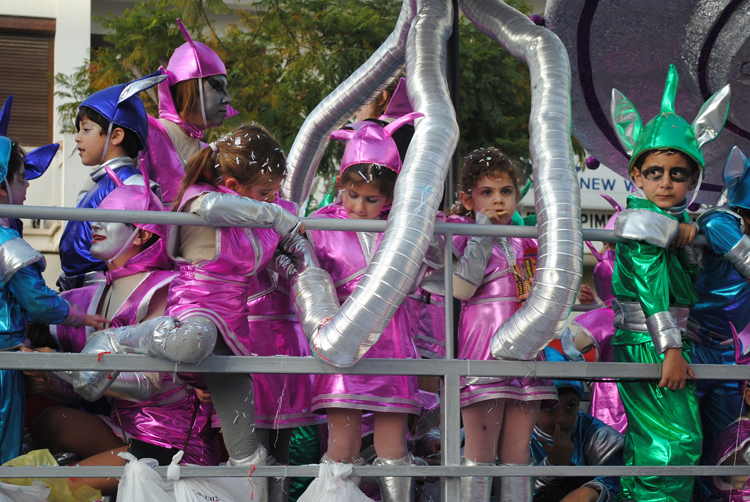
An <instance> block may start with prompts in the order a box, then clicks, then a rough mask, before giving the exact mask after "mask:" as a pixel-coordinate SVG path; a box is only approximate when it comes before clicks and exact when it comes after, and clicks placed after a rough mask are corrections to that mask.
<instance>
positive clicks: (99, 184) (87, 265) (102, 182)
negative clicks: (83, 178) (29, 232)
mask: <svg viewBox="0 0 750 502" xmlns="http://www.w3.org/2000/svg"><path fill="white" fill-rule="evenodd" d="M105 164H106V165H107V166H109V167H110V168H111V169H112V170H113V171H114V172H115V173H116V174H117V176H118V177H119V178H120V179H121V180H122V181H123V182H124V183H125V184H127V185H133V184H140V185H142V184H143V177H142V176H141V173H140V171H138V169H137V168H136V167H135V166H134V165H133V161H132V160H131V159H129V158H127V157H116V158H114V159H112V160H110V161H108V162H106V163H105ZM131 177H134V178H133V179H129V178H131ZM91 178H92V179H93V180H94V182H95V184H94V186H93V187H91V189H90V190H89V191H88V192H87V193H86V194H85V195H84V196H83V198H82V199H81V201H80V202H79V203H78V206H76V207H80V208H97V207H99V204H100V203H101V202H102V201H103V200H104V198H105V197H106V196H107V195H108V194H109V193H110V192H111V191H112V190H114V189H115V184H114V182H113V181H112V180H111V179H110V178H109V176H107V173H106V171H105V170H104V168H103V165H102V167H100V168H99V169H97V170H96V171H94V172H93V173H92V175H91ZM136 180H137V181H136ZM90 248H91V222H90V221H69V222H68V224H67V225H66V227H65V230H64V231H63V234H62V238H61V239H60V262H61V263H62V269H63V276H64V278H63V277H62V276H61V278H60V284H61V286H62V287H63V289H66V290H67V289H74V288H79V287H81V286H83V285H84V283H85V282H84V281H85V280H86V274H90V273H91V272H102V273H103V272H104V271H105V270H106V269H107V266H106V264H105V263H104V262H103V261H101V260H97V259H96V258H94V257H93V256H92V254H91V252H90V251H89V249H90ZM102 280H103V276H102Z"/></svg>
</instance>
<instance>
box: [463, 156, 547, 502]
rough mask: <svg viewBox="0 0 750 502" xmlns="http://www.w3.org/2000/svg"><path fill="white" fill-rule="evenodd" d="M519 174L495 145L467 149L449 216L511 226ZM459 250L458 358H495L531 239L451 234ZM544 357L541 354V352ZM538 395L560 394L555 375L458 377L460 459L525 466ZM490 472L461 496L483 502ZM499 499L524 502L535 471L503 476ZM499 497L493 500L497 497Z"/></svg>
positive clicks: (530, 261) (532, 258)
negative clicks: (493, 347) (496, 339)
mask: <svg viewBox="0 0 750 502" xmlns="http://www.w3.org/2000/svg"><path fill="white" fill-rule="evenodd" d="M519 185H520V180H519V176H518V174H517V172H516V169H515V167H514V166H513V164H512V163H511V161H510V160H509V159H508V158H507V157H506V156H505V155H504V154H503V153H501V152H500V151H499V150H497V149H495V148H483V149H479V150H475V151H474V152H472V153H471V154H470V155H469V156H468V157H467V158H466V160H465V162H464V165H463V167H462V168H461V184H460V190H461V191H460V192H459V198H460V205H456V208H455V210H454V211H453V212H454V213H458V214H453V215H451V216H450V217H449V218H448V221H449V222H467V223H468V222H471V221H472V220H471V219H470V218H468V217H466V216H462V215H469V214H471V215H473V216H474V220H475V221H476V222H477V223H478V224H494V225H508V224H510V222H511V218H512V217H513V213H514V212H515V209H516V203H517V202H518V198H519V193H520V192H519ZM453 242H454V246H455V248H456V253H457V254H458V255H459V256H460V258H459V260H458V263H457V264H456V267H455V269H454V290H453V294H454V296H455V297H457V298H459V299H461V300H463V305H462V308H461V316H460V319H459V324H458V343H459V346H458V358H459V359H475V360H493V357H492V353H491V351H490V339H491V338H492V335H493V334H494V333H495V331H497V329H498V328H499V327H500V326H501V325H502V324H503V323H504V322H505V321H506V320H507V319H509V318H510V317H511V316H512V315H513V313H514V312H515V311H516V310H518V308H519V306H520V304H521V302H522V301H524V300H525V299H526V298H527V297H528V290H529V288H530V282H531V280H532V278H533V274H534V268H535V263H536V254H537V242H536V239H522V238H515V237H514V238H505V237H498V238H494V239H493V238H491V237H469V236H455V237H454V238H453ZM539 360H543V358H539ZM542 401H557V391H556V390H555V388H554V386H553V384H552V381H550V380H538V379H535V378H531V377H529V378H493V377H471V376H469V377H463V378H462V379H461V410H462V415H463V422H464V427H465V430H466V447H465V450H464V457H463V458H462V459H461V463H462V465H495V458H496V457H497V458H499V461H500V463H501V464H502V465H527V464H529V461H530V450H529V444H530V441H531V433H532V431H533V430H534V424H536V418H537V415H538V413H539V409H540V406H541V404H542ZM490 481H491V478H490V477H473V478H461V502H468V501H479V502H482V501H483V502H488V501H489V500H490V491H491V482H490ZM501 484H502V494H501V496H500V499H499V500H501V501H503V502H506V501H507V502H510V501H512V502H527V501H530V500H531V499H532V497H533V484H534V483H533V478H524V477H520V478H519V477H512V478H511V477H503V478H502V479H501ZM496 500H497V499H496Z"/></svg>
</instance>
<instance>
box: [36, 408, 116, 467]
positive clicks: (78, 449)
mask: <svg viewBox="0 0 750 502" xmlns="http://www.w3.org/2000/svg"><path fill="white" fill-rule="evenodd" d="M31 438H32V441H33V443H34V448H36V449H42V448H47V449H48V450H49V451H50V452H52V454H58V453H63V452H71V453H75V454H76V455H78V456H79V457H81V458H88V457H92V456H94V455H97V454H98V453H100V452H102V451H105V450H106V451H107V453H109V451H110V450H114V449H117V448H121V447H123V446H124V444H125V442H124V441H123V440H122V439H120V438H119V437H118V436H117V434H115V433H114V432H113V431H112V429H111V428H110V427H109V426H108V425H107V424H106V423H105V422H104V421H103V420H102V419H101V418H99V417H98V416H96V415H92V414H91V413H86V412H85V411H81V410H76V409H73V408H63V407H54V408H47V409H46V410H44V411H43V412H42V413H41V414H40V415H39V418H37V419H36V421H35V422H34V425H33V426H32V427H31ZM124 463H125V461H124V460H123V464H124ZM107 465H109V464H107Z"/></svg>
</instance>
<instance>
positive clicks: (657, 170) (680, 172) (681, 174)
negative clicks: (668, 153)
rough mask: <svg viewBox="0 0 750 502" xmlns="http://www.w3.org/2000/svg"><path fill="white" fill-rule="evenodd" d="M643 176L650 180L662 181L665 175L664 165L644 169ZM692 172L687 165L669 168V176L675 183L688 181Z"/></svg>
mask: <svg viewBox="0 0 750 502" xmlns="http://www.w3.org/2000/svg"><path fill="white" fill-rule="evenodd" d="M642 174H643V177H644V178H646V179H647V180H649V181H661V178H662V176H664V168H663V167H649V168H647V169H644V170H643V172H642ZM690 176H691V172H690V169H688V168H687V167H673V168H671V169H670V170H669V177H670V178H671V179H672V181H674V182H675V183H687V182H688V180H690Z"/></svg>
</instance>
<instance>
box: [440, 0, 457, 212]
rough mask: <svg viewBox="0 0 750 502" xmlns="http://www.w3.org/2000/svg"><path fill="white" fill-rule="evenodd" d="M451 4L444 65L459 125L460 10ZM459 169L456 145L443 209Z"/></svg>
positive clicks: (451, 196) (450, 200)
mask: <svg viewBox="0 0 750 502" xmlns="http://www.w3.org/2000/svg"><path fill="white" fill-rule="evenodd" d="M452 2H453V32H452V33H451V36H450V38H449V39H448V41H447V42H446V49H447V50H446V65H445V73H446V77H447V79H448V90H449V91H450V93H451V101H452V102H453V109H454V110H455V111H456V122H458V123H459V124H460V123H461V111H460V108H459V106H460V104H461V103H460V96H459V89H460V84H459V82H460V76H461V75H460V71H459V67H458V52H459V50H458V40H459V38H458V37H459V34H458V17H459V14H460V13H461V10H460V9H459V7H458V0H452ZM460 167H461V143H460V142H459V144H458V145H456V151H455V152H453V158H452V159H451V167H450V170H449V171H448V176H447V177H446V179H445V191H444V192H443V207H444V208H445V209H448V208H449V207H450V206H451V204H453V202H454V197H455V196H456V190H457V187H458V178H459V169H460Z"/></svg>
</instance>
